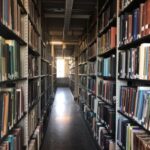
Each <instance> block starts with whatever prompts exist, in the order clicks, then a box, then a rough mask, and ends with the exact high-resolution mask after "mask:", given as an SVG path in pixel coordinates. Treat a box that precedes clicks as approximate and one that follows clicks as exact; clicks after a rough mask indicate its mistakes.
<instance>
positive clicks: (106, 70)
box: [98, 54, 116, 78]
mask: <svg viewBox="0 0 150 150" xmlns="http://www.w3.org/2000/svg"><path fill="white" fill-rule="evenodd" d="M98 75H100V76H104V77H112V78H115V76H116V56H115V54H112V55H111V56H109V57H107V58H100V59H99V60H98Z"/></svg>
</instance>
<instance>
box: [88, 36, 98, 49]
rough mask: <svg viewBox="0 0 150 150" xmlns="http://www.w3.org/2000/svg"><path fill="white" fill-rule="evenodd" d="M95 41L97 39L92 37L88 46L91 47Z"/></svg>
mask: <svg viewBox="0 0 150 150" xmlns="http://www.w3.org/2000/svg"><path fill="white" fill-rule="evenodd" d="M96 41H97V37H95V38H93V39H92V40H91V41H90V42H89V44H88V47H91V46H92V45H93V44H94V43H95V42H96Z"/></svg>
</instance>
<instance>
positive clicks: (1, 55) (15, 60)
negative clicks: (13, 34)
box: [0, 37, 21, 81]
mask: <svg viewBox="0 0 150 150" xmlns="http://www.w3.org/2000/svg"><path fill="white" fill-rule="evenodd" d="M20 63H21V61H20V46H19V44H18V43H17V41H15V40H5V39H4V38H2V37H0V81H6V80H13V79H17V78H20V76H21V72H20V70H21V67H20V66H21V65H20Z"/></svg>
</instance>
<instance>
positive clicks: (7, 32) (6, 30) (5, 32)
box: [0, 21, 27, 46]
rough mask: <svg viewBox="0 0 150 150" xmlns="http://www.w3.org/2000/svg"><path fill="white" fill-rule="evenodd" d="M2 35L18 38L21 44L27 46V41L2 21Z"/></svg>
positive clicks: (7, 37)
mask: <svg viewBox="0 0 150 150" xmlns="http://www.w3.org/2000/svg"><path fill="white" fill-rule="evenodd" d="M0 36H2V37H3V38H5V39H11V40H16V41H17V42H19V44H20V45H22V46H27V43H26V42H25V41H24V40H23V39H22V38H21V37H20V36H19V35H17V33H15V31H13V30H12V29H10V28H9V27H7V26H6V25H4V24H3V23H2V22H1V21H0Z"/></svg>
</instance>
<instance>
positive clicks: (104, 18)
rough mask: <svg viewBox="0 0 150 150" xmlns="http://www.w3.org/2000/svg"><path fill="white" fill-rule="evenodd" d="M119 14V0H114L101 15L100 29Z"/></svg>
mask: <svg viewBox="0 0 150 150" xmlns="http://www.w3.org/2000/svg"><path fill="white" fill-rule="evenodd" d="M116 14H117V0H112V1H111V2H110V3H109V5H108V7H107V8H106V10H105V11H104V12H103V13H102V14H101V15H100V17H99V30H100V31H101V30H103V28H104V27H105V26H106V25H108V23H109V21H110V20H111V19H112V18H113V17H114V16H115V15H116Z"/></svg>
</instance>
